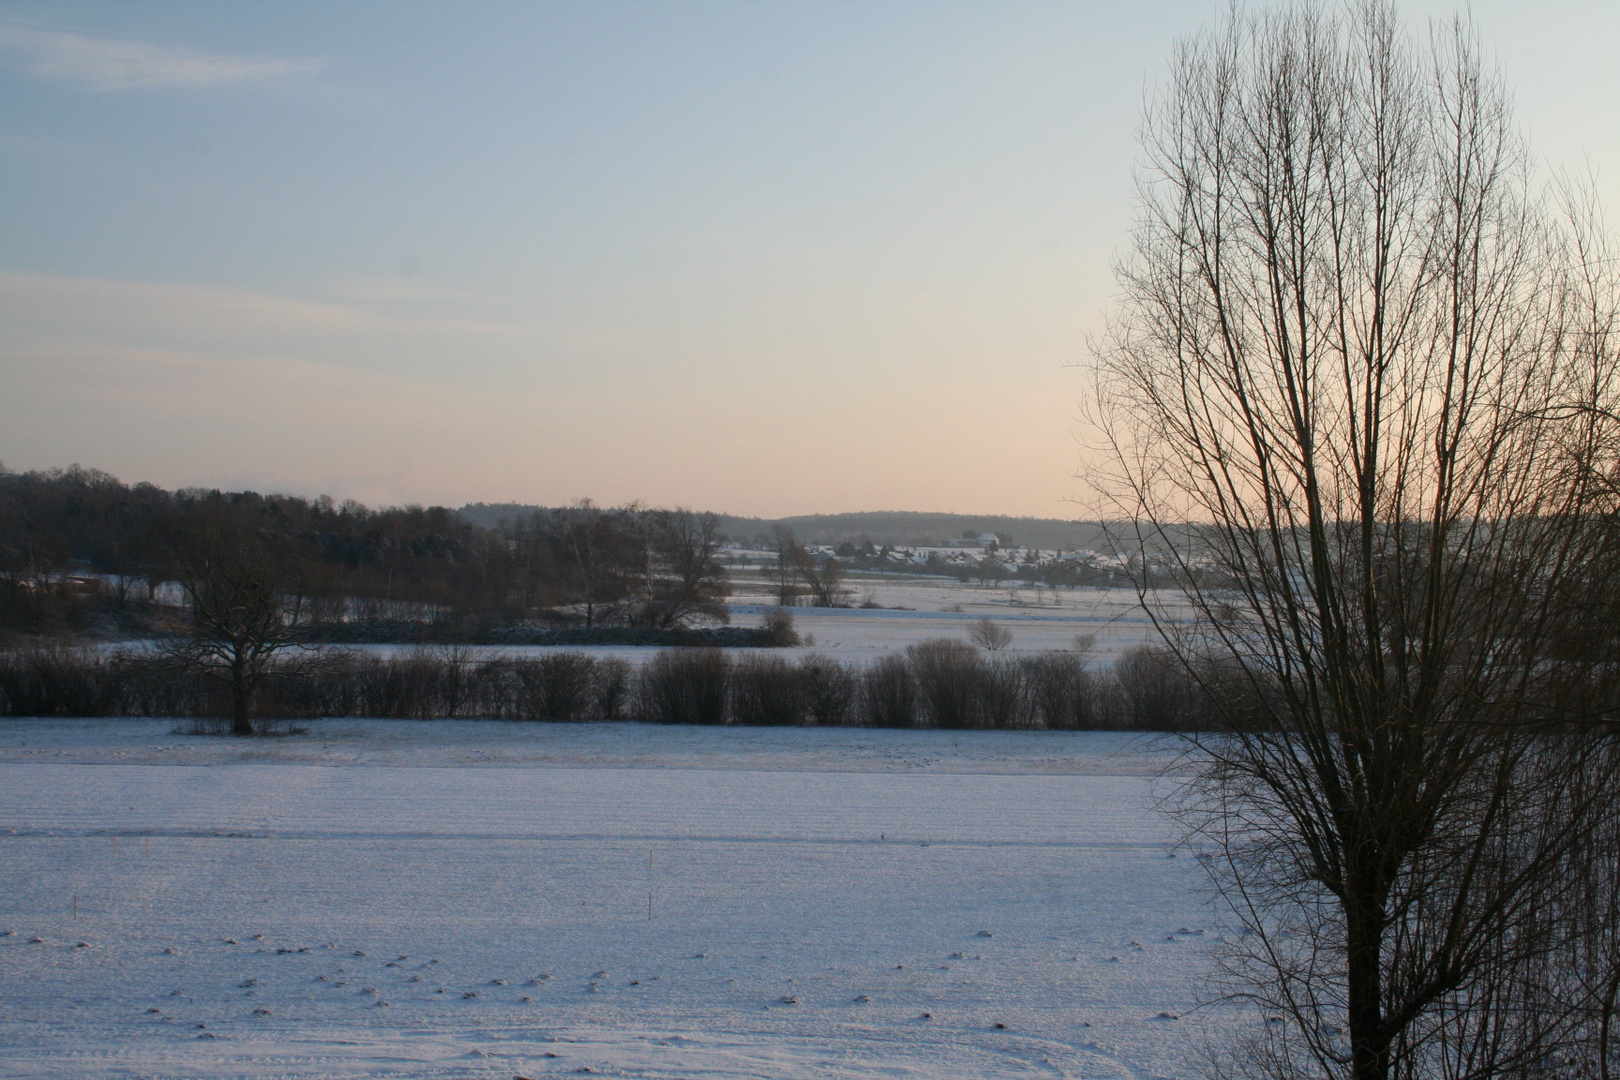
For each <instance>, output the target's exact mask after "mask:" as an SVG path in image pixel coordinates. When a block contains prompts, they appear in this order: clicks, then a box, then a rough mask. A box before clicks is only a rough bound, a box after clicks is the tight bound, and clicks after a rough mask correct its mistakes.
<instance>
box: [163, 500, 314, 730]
mask: <svg viewBox="0 0 1620 1080" xmlns="http://www.w3.org/2000/svg"><path fill="white" fill-rule="evenodd" d="M174 557H175V561H176V563H177V565H178V567H179V570H180V584H181V586H182V587H183V588H184V590H185V594H186V600H187V602H188V603H189V605H190V608H191V618H192V625H193V631H194V632H193V634H192V635H191V636H189V637H185V638H181V639H178V640H176V641H174V642H172V643H171V644H170V646H169V649H168V651H169V655H170V658H171V659H172V660H175V661H178V662H180V663H182V664H184V665H185V666H188V667H190V668H192V669H194V670H196V671H199V672H201V673H202V674H203V675H205V676H207V677H209V678H211V679H215V680H217V681H219V682H221V683H224V684H225V686H226V687H227V688H228V689H229V692H230V698H231V734H233V735H252V734H253V721H252V719H251V713H252V707H253V700H254V696H255V694H256V693H257V691H258V689H259V686H260V684H261V683H263V682H264V680H265V679H266V678H267V677H269V676H270V675H271V673H272V671H273V667H274V665H273V660H274V658H275V656H276V655H277V654H278V653H280V652H282V651H283V650H286V649H289V648H293V647H295V646H297V645H298V637H297V631H296V627H297V623H298V618H299V612H300V603H301V600H300V594H299V592H298V591H296V590H290V589H289V588H288V583H287V581H286V580H285V574H284V572H283V568H282V566H281V563H280V561H279V560H278V559H277V558H276V555H275V552H274V551H273V550H272V549H271V548H270V546H269V545H267V544H266V543H264V542H263V541H262V540H260V539H259V538H258V537H255V536H252V535H243V534H241V533H233V532H231V531H229V530H223V529H220V528H218V527H210V526H204V527H202V528H201V529H199V530H198V531H197V532H195V533H187V534H185V537H184V542H183V543H181V544H178V545H177V546H176V547H175V549H174Z"/></svg>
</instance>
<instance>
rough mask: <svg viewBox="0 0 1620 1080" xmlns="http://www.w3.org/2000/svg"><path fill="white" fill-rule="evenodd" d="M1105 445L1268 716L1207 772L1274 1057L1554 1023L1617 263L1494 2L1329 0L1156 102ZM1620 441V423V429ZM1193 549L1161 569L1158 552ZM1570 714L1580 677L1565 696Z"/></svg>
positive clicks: (1490, 1068)
mask: <svg viewBox="0 0 1620 1080" xmlns="http://www.w3.org/2000/svg"><path fill="white" fill-rule="evenodd" d="M1143 133H1144V134H1143V138H1144V144H1145V151H1146V162H1145V165H1144V168H1143V172H1142V175H1141V178H1140V184H1139V194H1140V204H1141V208H1142V209H1141V217H1140V220H1139V223H1138V226H1137V229H1136V233H1135V241H1134V247H1133V251H1132V253H1131V254H1130V256H1129V257H1128V258H1127V259H1126V260H1125V261H1124V262H1123V263H1122V265H1121V266H1120V267H1119V270H1118V275H1119V280H1120V282H1121V285H1122V288H1123V301H1122V305H1121V307H1120V310H1119V312H1118V314H1117V316H1116V317H1115V318H1114V320H1113V321H1112V323H1111V325H1110V326H1109V328H1108V330H1107V332H1106V333H1105V334H1104V335H1103V337H1102V338H1101V340H1100V341H1099V342H1098V343H1097V348H1096V353H1097V357H1098V360H1097V363H1098V382H1097V397H1096V400H1095V402H1094V405H1095V413H1094V419H1095V420H1096V425H1097V426H1096V431H1097V434H1098V437H1099V444H1100V449H1101V451H1102V453H1101V454H1100V460H1102V461H1103V462H1105V463H1106V464H1104V465H1102V466H1101V467H1099V468H1098V470H1097V472H1096V473H1095V474H1094V478H1095V480H1096V486H1097V488H1098V490H1099V491H1100V492H1101V493H1102V494H1103V495H1104V497H1105V499H1107V500H1111V503H1112V505H1111V506H1110V507H1108V508H1106V509H1105V515H1106V516H1108V517H1113V518H1116V519H1119V518H1124V519H1126V520H1128V521H1130V522H1133V523H1134V530H1133V531H1132V533H1131V535H1130V536H1128V537H1126V538H1123V539H1126V540H1128V541H1129V542H1130V543H1131V544H1132V545H1133V546H1134V548H1135V550H1136V551H1137V553H1138V556H1139V557H1138V558H1137V559H1135V560H1133V561H1132V566H1133V568H1134V569H1133V570H1132V573H1133V574H1135V575H1136V576H1137V578H1138V585H1139V588H1140V590H1141V593H1140V595H1141V598H1142V602H1143V604H1144V605H1145V606H1146V608H1147V609H1148V611H1149V613H1150V614H1151V615H1152V616H1153V618H1154V619H1155V621H1156V622H1157V624H1158V626H1159V629H1160V631H1161V633H1162V635H1163V636H1164V639H1165V641H1166V643H1167V645H1168V646H1169V647H1170V648H1171V649H1172V650H1173V652H1174V654H1175V655H1176V657H1177V658H1178V660H1179V662H1180V663H1181V665H1182V666H1183V668H1184V669H1185V670H1186V671H1187V672H1189V673H1191V674H1192V675H1193V676H1194V677H1195V678H1197V679H1198V680H1199V681H1200V682H1201V683H1203V685H1204V688H1205V690H1206V692H1207V693H1209V694H1210V695H1211V696H1213V697H1214V699H1215V700H1216V701H1217V702H1218V703H1219V705H1220V706H1221V708H1222V710H1223V715H1224V717H1225V720H1226V722H1227V724H1228V725H1229V726H1230V731H1228V732H1226V733H1224V734H1222V735H1221V736H1219V737H1214V738H1207V739H1201V740H1199V742H1198V747H1197V752H1196V753H1195V755H1194V756H1193V760H1194V762H1196V768H1195V773H1194V775H1195V780H1194V781H1193V782H1192V783H1191V785H1190V786H1189V788H1188V789H1187V790H1186V791H1185V792H1184V798H1183V799H1182V801H1181V808H1182V810H1183V811H1184V813H1185V814H1186V818H1185V820H1186V821H1187V822H1188V824H1189V826H1190V827H1191V829H1192V842H1193V843H1194V844H1195V845H1199V846H1202V847H1203V848H1204V853H1205V854H1207V855H1209V856H1210V857H1209V858H1208V859H1207V861H1206V865H1207V866H1209V867H1210V868H1211V869H1212V871H1213V875H1214V877H1213V880H1214V883H1215V885H1216V887H1217V889H1218V890H1219V894H1220V895H1221V896H1222V897H1223V898H1224V899H1225V901H1226V902H1227V903H1228V904H1229V905H1230V907H1231V909H1232V911H1233V912H1234V913H1235V914H1236V915H1237V916H1238V918H1239V919H1240V920H1241V922H1242V923H1243V925H1244V927H1245V928H1246V929H1247V930H1248V934H1247V935H1245V936H1244V937H1243V938H1242V939H1241V942H1240V944H1239V945H1237V946H1235V947H1234V948H1233V950H1232V951H1231V953H1230V954H1229V955H1228V957H1227V960H1228V963H1229V965H1230V966H1229V968H1228V971H1229V973H1230V974H1231V975H1232V976H1233V977H1234V979H1235V980H1236V981H1235V983H1234V988H1235V990H1236V991H1237V992H1240V993H1242V994H1244V995H1247V996H1249V997H1250V998H1251V999H1252V1000H1255V1001H1257V1002H1259V1003H1260V1004H1261V1005H1262V1006H1263V1008H1264V1009H1265V1010H1266V1011H1267V1013H1268V1014H1270V1015H1273V1016H1281V1017H1285V1018H1286V1019H1287V1021H1288V1022H1287V1023H1286V1024H1283V1025H1279V1026H1277V1027H1275V1028H1268V1029H1267V1032H1268V1033H1267V1034H1266V1035H1264V1036H1262V1037H1260V1038H1259V1039H1257V1040H1256V1043H1255V1050H1256V1056H1255V1057H1254V1058H1253V1060H1252V1061H1251V1064H1257V1065H1259V1066H1260V1067H1261V1068H1262V1069H1263V1070H1264V1071H1269V1072H1271V1073H1273V1074H1275V1075H1287V1076H1291V1077H1292V1076H1303V1075H1322V1076H1347V1077H1352V1078H1354V1080H1386V1078H1387V1077H1391V1076H1401V1077H1407V1076H1419V1075H1421V1076H1448V1077H1462V1076H1479V1077H1484V1076H1499V1075H1505V1074H1509V1073H1513V1072H1516V1071H1525V1072H1528V1071H1530V1070H1532V1068H1534V1067H1537V1066H1539V1065H1541V1064H1543V1063H1544V1062H1545V1061H1546V1060H1548V1058H1547V1055H1548V1054H1549V1053H1550V1052H1551V1050H1552V1049H1553V1048H1555V1047H1557V1046H1559V1045H1560V1042H1559V1040H1560V1039H1563V1038H1565V1037H1566V1036H1567V1035H1568V1033H1569V1030H1570V1029H1569V1027H1568V1023H1569V1020H1570V1017H1571V1016H1572V1015H1573V1012H1574V1007H1573V1004H1572V1002H1571V1000H1570V999H1569V998H1568V997H1567V994H1568V993H1569V992H1572V991H1573V988H1572V986H1571V984H1569V983H1567V982H1562V981H1561V979H1562V976H1561V975H1560V973H1559V962H1560V960H1561V959H1563V958H1566V957H1567V951H1565V950H1566V947H1567V945H1568V943H1569V942H1570V941H1571V940H1574V939H1573V938H1571V937H1570V936H1569V935H1570V933H1571V932H1572V931H1571V930H1570V924H1569V923H1568V922H1567V921H1563V917H1562V916H1561V915H1560V916H1558V917H1553V916H1552V915H1550V914H1549V912H1561V911H1566V910H1574V907H1575V906H1578V905H1577V904H1576V898H1575V897H1574V896H1573V895H1571V894H1570V893H1569V892H1568V891H1567V888H1568V885H1569V877H1568V874H1567V871H1568V870H1569V869H1570V860H1571V853H1572V851H1573V850H1574V848H1575V846H1576V843H1577V841H1578V840H1579V838H1580V837H1581V836H1583V835H1585V834H1589V833H1590V832H1591V831H1593V830H1595V829H1596V828H1597V827H1598V826H1599V824H1600V823H1601V820H1602V819H1603V818H1604V817H1605V815H1607V814H1609V813H1611V812H1612V809H1613V805H1614V801H1615V800H1614V798H1613V791H1612V788H1610V787H1606V786H1605V782H1604V780H1603V768H1604V764H1603V756H1604V755H1603V754H1602V753H1601V742H1600V741H1599V740H1597V739H1594V738H1591V737H1589V733H1590V732H1591V731H1592V724H1591V723H1590V720H1591V717H1585V718H1581V722H1578V723H1574V724H1572V725H1570V726H1566V727H1553V726H1550V723H1551V721H1553V720H1555V719H1560V718H1561V713H1560V707H1559V701H1560V700H1561V697H1562V696H1564V688H1565V687H1567V686H1568V685H1569V683H1570V682H1571V681H1574V682H1580V681H1582V680H1583V679H1584V678H1585V677H1586V675H1585V674H1583V672H1582V671H1581V670H1577V669H1578V668H1579V667H1580V664H1579V663H1577V662H1561V661H1557V660H1556V657H1555V652H1556V650H1555V646H1556V644H1557V637H1558V634H1559V629H1558V628H1559V626H1560V624H1561V621H1562V613H1561V611H1560V604H1561V603H1562V600H1563V598H1565V597H1566V596H1567V594H1568V586H1569V584H1570V582H1571V580H1572V578H1573V577H1576V576H1579V575H1580V574H1581V573H1582V568H1583V567H1584V566H1586V565H1588V563H1589V560H1590V558H1591V555H1592V551H1593V546H1594V544H1595V543H1596V540H1595V538H1596V536H1597V535H1598V533H1599V532H1600V530H1598V529H1595V528H1594V527H1593V526H1592V521H1593V515H1594V514H1595V513H1597V512H1598V511H1599V510H1600V509H1603V506H1602V498H1601V492H1600V491H1599V485H1597V484H1596V483H1594V482H1593V480H1592V479H1591V478H1592V476H1593V475H1594V474H1601V473H1602V472H1603V470H1601V469H1597V470H1594V469H1592V468H1591V466H1592V465H1593V464H1594V463H1596V462H1598V461H1599V460H1600V459H1603V458H1604V455H1606V454H1608V453H1609V451H1610V448H1612V447H1613V446H1614V445H1615V440H1614V438H1613V431H1612V428H1611V426H1610V422H1609V419H1608V418H1610V417H1613V416H1615V415H1616V412H1615V409H1614V404H1615V397H1616V364H1615V349H1614V347H1613V346H1614V340H1613V335H1612V332H1611V330H1610V327H1611V325H1612V320H1611V318H1610V315H1611V313H1612V312H1613V310H1614V295H1615V292H1614V289H1613V286H1612V282H1611V281H1610V280H1609V278H1608V274H1607V272H1606V271H1604V270H1602V269H1601V267H1600V266H1599V265H1598V264H1597V263H1595V262H1594V260H1593V259H1592V258H1591V253H1592V250H1593V247H1592V243H1591V241H1592V240H1593V238H1594V236H1595V234H1594V232H1593V230H1592V229H1591V228H1590V227H1588V226H1587V225H1586V224H1585V223H1583V221H1582V220H1580V219H1578V218H1577V219H1573V220H1572V219H1570V218H1567V217H1561V216H1560V214H1559V213H1558V212H1557V208H1556V206H1554V205H1549V200H1548V199H1547V198H1546V197H1545V196H1543V195H1542V194H1540V192H1539V189H1538V188H1537V187H1536V186H1535V183H1534V180H1533V177H1532V176H1531V171H1530V168H1529V159H1528V154H1527V153H1526V151H1525V149H1524V147H1523V145H1522V143H1521V141H1520V140H1519V139H1518V137H1517V136H1516V135H1515V133H1514V130H1513V128H1512V125H1511V119H1510V109H1509V103H1508V95H1507V92H1506V91H1505V90H1504V89H1503V87H1502V86H1501V84H1500V82H1499V80H1498V78H1497V77H1496V76H1495V74H1494V73H1493V72H1491V71H1490V70H1488V69H1487V68H1486V66H1485V65H1484V64H1483V63H1482V61H1481V59H1480V54H1479V45H1478V43H1477V41H1476V39H1475V37H1474V35H1473V33H1472V31H1471V30H1470V28H1469V27H1468V26H1467V25H1466V23H1465V22H1463V21H1461V20H1458V21H1455V22H1453V23H1452V24H1451V25H1450V26H1448V27H1445V28H1443V29H1440V30H1437V31H1436V32H1435V33H1434V34H1433V35H1432V40H1431V42H1430V44H1429V45H1428V47H1427V48H1426V49H1425V48H1418V47H1416V46H1414V44H1413V43H1412V42H1411V40H1410V38H1409V36H1408V35H1407V34H1406V33H1405V31H1404V30H1403V29H1402V28H1401V26H1400V25H1399V23H1398V20H1397V19H1396V16H1395V14H1394V12H1393V10H1392V8H1391V7H1390V6H1388V5H1387V4H1384V3H1381V2H1377V0H1366V2H1359V3H1355V4H1352V5H1350V6H1348V7H1347V8H1345V9H1342V14H1333V13H1330V12H1329V11H1328V10H1326V9H1325V8H1323V7H1322V6H1320V5H1317V4H1312V3H1299V4H1295V5H1293V6H1290V7H1286V8H1283V9H1279V10H1274V11H1267V12H1263V13H1258V14H1253V15H1249V14H1245V13H1243V12H1242V11H1241V10H1237V9H1234V11H1233V13H1232V14H1231V15H1230V16H1229V17H1228V18H1227V20H1226V21H1225V23H1224V24H1223V25H1222V26H1220V27H1219V28H1218V29H1215V30H1213V31H1209V32H1205V33H1202V34H1200V35H1198V36H1195V37H1193V38H1191V39H1188V40H1186V41H1184V42H1183V43H1181V45H1180V46H1179V47H1178V49H1177V52H1176V55H1175V58H1174V61H1173V64H1172V74H1171V78H1170V82H1169V85H1168V86H1167V87H1166V88H1164V90H1163V91H1162V92H1160V93H1159V94H1158V95H1157V96H1156V97H1155V98H1154V99H1153V100H1152V101H1151V102H1150V104H1149V106H1148V108H1147V112H1146V116H1145V120H1144V125H1143ZM1611 460H1612V459H1611ZM1150 566H1155V567H1157V569H1158V572H1159V573H1160V574H1163V573H1166V572H1168V573H1169V574H1170V575H1171V576H1172V577H1173V579H1174V580H1175V581H1177V582H1179V583H1180V584H1181V586H1182V591H1181V592H1180V593H1178V594H1175V595H1173V596H1172V595H1170V594H1168V593H1156V592H1152V591H1149V589H1148V579H1147V573H1148V569H1147V568H1148V567H1150ZM1562 718H1565V719H1567V717H1562Z"/></svg>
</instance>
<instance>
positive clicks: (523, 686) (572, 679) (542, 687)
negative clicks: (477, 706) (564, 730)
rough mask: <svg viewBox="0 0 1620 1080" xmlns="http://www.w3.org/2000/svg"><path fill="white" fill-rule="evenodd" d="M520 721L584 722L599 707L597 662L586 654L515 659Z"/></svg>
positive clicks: (514, 669)
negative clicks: (597, 698) (593, 709)
mask: <svg viewBox="0 0 1620 1080" xmlns="http://www.w3.org/2000/svg"><path fill="white" fill-rule="evenodd" d="M511 672H512V677H513V679H514V680H515V683H516V690H517V702H516V705H517V710H516V715H517V718H518V719H520V720H562V721H573V720H583V719H585V717H586V714H587V713H588V712H589V711H590V710H591V709H592V708H593V707H594V706H595V704H596V694H595V689H596V661H595V660H592V659H591V658H590V657H589V656H586V655H585V654H584V653H552V654H550V655H547V656H541V657H537V658H534V659H527V658H525V659H522V660H513V661H512V662H511Z"/></svg>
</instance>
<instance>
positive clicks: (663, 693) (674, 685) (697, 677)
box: [640, 649, 731, 724]
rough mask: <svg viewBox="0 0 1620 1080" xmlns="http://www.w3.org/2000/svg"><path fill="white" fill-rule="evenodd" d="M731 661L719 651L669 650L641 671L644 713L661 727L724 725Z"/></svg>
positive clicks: (656, 657) (642, 708)
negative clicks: (661, 725)
mask: <svg viewBox="0 0 1620 1080" xmlns="http://www.w3.org/2000/svg"><path fill="white" fill-rule="evenodd" d="M730 675H731V658H730V657H728V656H727V655H726V654H725V653H723V652H721V651H720V650H719V649H666V650H665V651H663V652H661V653H659V654H658V655H657V656H655V657H654V658H653V660H652V662H651V663H649V664H648V665H647V666H646V667H644V668H642V671H641V687H640V688H641V695H640V696H641V711H642V715H643V716H645V717H646V718H647V719H649V720H653V721H656V722H657V723H660V724H723V723H725V722H726V697H727V693H726V692H727V684H728V683H729V682H730Z"/></svg>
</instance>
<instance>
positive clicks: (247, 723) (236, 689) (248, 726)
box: [231, 664, 253, 735]
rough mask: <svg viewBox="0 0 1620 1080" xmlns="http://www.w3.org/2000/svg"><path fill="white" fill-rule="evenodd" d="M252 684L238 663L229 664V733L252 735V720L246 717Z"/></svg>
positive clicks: (250, 700) (251, 695)
mask: <svg viewBox="0 0 1620 1080" xmlns="http://www.w3.org/2000/svg"><path fill="white" fill-rule="evenodd" d="M252 697H253V685H252V684H251V683H249V682H248V679H247V671H246V669H245V668H243V667H242V666H241V665H240V664H233V665H232V666H231V734H232V735H252V734H253V721H252V720H249V719H248V706H249V705H250V704H251V703H252Z"/></svg>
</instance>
